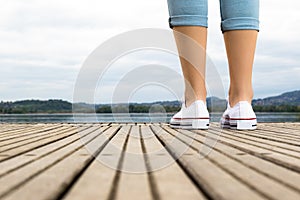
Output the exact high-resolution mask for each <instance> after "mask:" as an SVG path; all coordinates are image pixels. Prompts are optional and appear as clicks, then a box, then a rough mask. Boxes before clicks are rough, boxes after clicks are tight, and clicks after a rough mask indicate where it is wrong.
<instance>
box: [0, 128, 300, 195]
mask: <svg viewBox="0 0 300 200" xmlns="http://www.w3.org/2000/svg"><path fill="white" fill-rule="evenodd" d="M131 155H133V156H131ZM135 155H136V156H135ZM118 169H119V170H118ZM0 199H13V200H44V199H67V200H94V199H97V200H98V199H99V200H101V199H107V200H113V199H124V200H127V199H128V200H135V199H136V200H144V199H155V200H165V199H170V200H177V199H178V200H179V199H180V200H181V199H187V200H192V199H208V200H210V199H216V200H219V199H221V200H222V199H228V200H234V199H238V200H243V199H249V200H256V199H278V200H283V199H284V200H288V199H294V200H299V199H300V123H261V124H259V126H258V129H257V130H255V131H234V130H222V129H220V128H219V126H218V124H217V123H212V124H211V127H210V129H209V130H207V131H204V130H195V131H192V130H177V129H172V128H170V127H169V125H168V124H148V123H146V124H143V123H140V124H139V123H137V124H126V123H124V124H118V123H111V124H64V123H62V124H59V123H49V124H43V123H37V124H6V123H2V124H0Z"/></svg>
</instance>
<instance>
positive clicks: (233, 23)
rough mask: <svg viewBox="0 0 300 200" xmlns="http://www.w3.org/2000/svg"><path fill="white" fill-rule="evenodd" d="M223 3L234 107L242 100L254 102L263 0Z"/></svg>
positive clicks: (230, 89) (232, 103)
mask: <svg viewBox="0 0 300 200" xmlns="http://www.w3.org/2000/svg"><path fill="white" fill-rule="evenodd" d="M220 6H221V17H222V31H223V32H224V41H225V45H226V51H227V57H228V64H229V71H230V88H229V102H230V106H234V105H235V104H237V103H238V102H239V101H248V102H249V103H251V100H252V97H253V89H252V67H253V61H254V54H255V48H256V40H257V32H258V29H259V27H258V25H259V22H258V15H259V0H220Z"/></svg>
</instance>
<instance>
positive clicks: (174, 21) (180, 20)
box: [169, 15, 208, 28]
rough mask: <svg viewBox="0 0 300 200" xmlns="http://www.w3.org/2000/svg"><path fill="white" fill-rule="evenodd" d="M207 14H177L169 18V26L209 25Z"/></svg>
mask: <svg viewBox="0 0 300 200" xmlns="http://www.w3.org/2000/svg"><path fill="white" fill-rule="evenodd" d="M207 19H208V18H207V16H202V15H176V16H171V17H170V18H169V26H170V28H173V27H174V26H203V27H208V24H207Z"/></svg>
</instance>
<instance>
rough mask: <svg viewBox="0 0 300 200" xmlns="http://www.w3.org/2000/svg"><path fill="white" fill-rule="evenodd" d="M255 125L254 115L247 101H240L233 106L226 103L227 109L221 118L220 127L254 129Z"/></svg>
mask: <svg viewBox="0 0 300 200" xmlns="http://www.w3.org/2000/svg"><path fill="white" fill-rule="evenodd" d="M256 126H257V121H256V115H255V113H254V111H253V109H252V106H251V104H250V103H249V102H248V101H240V102H239V103H237V104H236V105H235V106H234V107H230V105H229V102H228V103H227V109H226V110H225V112H224V113H223V116H222V118H221V128H231V129H237V130H254V129H256Z"/></svg>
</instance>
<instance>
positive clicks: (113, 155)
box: [64, 125, 130, 200]
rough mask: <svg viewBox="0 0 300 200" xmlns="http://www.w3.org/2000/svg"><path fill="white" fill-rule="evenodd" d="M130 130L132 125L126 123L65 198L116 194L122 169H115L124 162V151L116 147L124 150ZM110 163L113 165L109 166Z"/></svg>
mask: <svg viewBox="0 0 300 200" xmlns="http://www.w3.org/2000/svg"><path fill="white" fill-rule="evenodd" d="M129 130H130V126H126V125H125V126H123V127H122V128H121V129H120V131H119V132H118V133H117V135H116V136H115V137H113V138H112V140H111V141H110V143H109V144H107V145H106V146H105V148H104V149H103V151H101V152H100V154H99V155H98V156H97V159H96V160H95V161H94V162H93V163H92V164H91V165H90V166H89V168H88V169H87V170H86V172H85V173H84V174H83V175H82V176H81V177H80V178H79V180H78V181H77V182H76V183H75V185H74V186H73V187H72V188H71V189H70V191H69V192H68V193H67V194H66V196H65V197H64V199H65V200H82V199H109V198H111V197H112V196H115V191H116V190H117V187H118V184H119V183H118V182H119V175H120V171H117V170H115V169H116V168H118V166H119V163H120V162H122V161H120V159H121V156H122V151H118V149H116V147H117V148H120V149H121V150H124V145H125V141H126V138H128V137H129V136H128V134H129ZM103 163H105V164H103ZM109 164H111V165H110V166H108V165H109ZM114 167H116V168H114ZM119 167H120V166H119Z"/></svg>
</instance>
